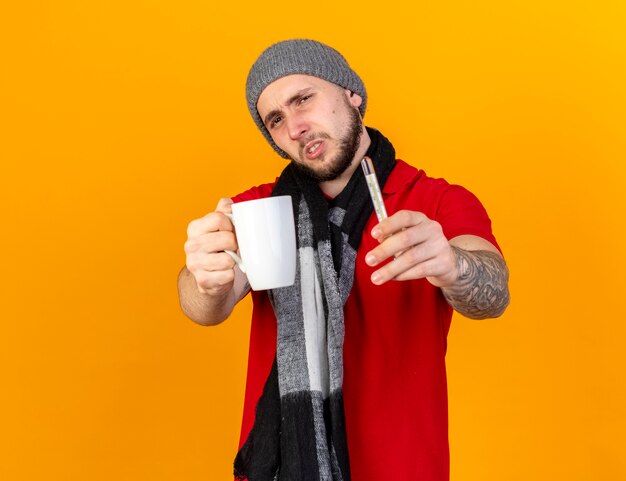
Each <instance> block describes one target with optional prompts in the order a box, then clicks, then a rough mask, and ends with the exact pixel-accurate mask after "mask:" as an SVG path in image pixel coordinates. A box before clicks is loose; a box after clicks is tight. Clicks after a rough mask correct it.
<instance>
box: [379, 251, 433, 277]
mask: <svg viewBox="0 0 626 481" xmlns="http://www.w3.org/2000/svg"><path fill="white" fill-rule="evenodd" d="M436 254H437V252H436V251H435V250H434V249H433V247H432V246H430V245H429V244H420V245H417V246H413V247H411V248H410V249H407V250H406V251H405V252H403V253H402V255H400V256H398V257H397V258H395V259H394V260H393V261H391V262H389V263H387V264H385V265H384V266H383V267H381V268H380V269H378V270H377V271H375V272H374V273H372V282H373V283H374V284H377V285H380V284H384V283H385V282H387V281H390V280H392V279H397V278H398V276H401V275H402V274H403V273H405V272H408V271H411V270H414V269H415V271H416V272H419V269H416V267H418V266H420V265H421V264H423V263H425V262H427V261H430V260H431V259H434V258H435V256H436Z"/></svg>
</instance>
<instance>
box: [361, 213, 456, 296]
mask: <svg viewBox="0 0 626 481" xmlns="http://www.w3.org/2000/svg"><path fill="white" fill-rule="evenodd" d="M371 234H372V237H374V239H376V240H378V241H379V242H380V245H379V246H378V247H376V248H375V249H372V250H371V251H370V252H368V253H367V255H366V257H365V262H366V263H367V264H368V265H370V266H372V267H373V266H377V265H379V264H381V263H382V262H384V261H385V260H386V259H389V258H390V257H394V256H395V259H393V260H392V261H391V262H389V263H387V264H386V265H384V266H383V267H381V268H380V269H378V270H376V271H375V272H374V273H373V274H372V282H373V283H374V284H377V285H380V284H384V283H385V282H387V281H390V280H396V281H406V280H410V279H422V278H424V277H425V278H426V279H427V280H428V281H429V282H430V283H431V284H433V285H435V286H437V287H446V286H449V285H452V284H453V283H454V282H455V281H456V279H457V277H458V275H459V274H458V267H457V261H456V254H455V252H454V250H453V249H452V246H451V245H450V242H449V241H448V239H446V237H445V236H444V234H443V229H442V228H441V224H439V222H436V221H434V220H431V219H429V218H428V217H426V215H424V214H422V213H421V212H414V211H410V210H401V211H399V212H396V213H395V214H394V215H392V216H391V217H388V218H387V219H383V220H382V221H381V222H380V223H379V224H378V225H376V227H374V228H373V229H372V232H371Z"/></svg>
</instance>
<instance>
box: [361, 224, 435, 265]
mask: <svg viewBox="0 0 626 481" xmlns="http://www.w3.org/2000/svg"><path fill="white" fill-rule="evenodd" d="M430 236H431V229H429V228H428V225H427V224H426V223H421V224H419V225H416V226H413V227H411V228H409V229H405V230H403V231H400V232H397V233H396V234H394V235H392V236H391V237H387V238H386V239H385V240H384V241H383V242H382V243H381V244H380V245H378V246H376V247H375V248H374V249H372V250H371V251H369V252H368V253H367V255H366V256H365V262H366V263H367V264H368V265H370V266H376V265H378V264H380V263H381V262H383V261H385V260H386V259H388V258H389V257H391V256H394V257H399V256H401V255H402V253H403V252H405V251H406V250H408V249H411V248H412V247H414V246H416V245H419V244H422V243H424V242H426V241H427V240H428V239H429V238H430Z"/></svg>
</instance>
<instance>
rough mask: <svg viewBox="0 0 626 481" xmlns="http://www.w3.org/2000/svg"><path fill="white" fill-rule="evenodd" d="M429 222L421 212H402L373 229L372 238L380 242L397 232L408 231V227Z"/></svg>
mask: <svg viewBox="0 0 626 481" xmlns="http://www.w3.org/2000/svg"><path fill="white" fill-rule="evenodd" d="M426 220H429V219H428V217H426V216H425V215H424V214H422V213H421V212H415V211H411V210H400V211H398V212H396V213H395V214H393V215H392V216H391V217H387V218H386V219H383V220H381V221H380V222H379V223H378V224H377V225H376V226H375V227H374V228H373V229H372V232H371V234H372V237H373V238H374V239H376V240H378V241H382V240H383V239H385V238H386V237H389V236H391V235H393V234H395V233H396V232H399V231H401V230H402V229H406V228H407V227H412V226H416V225H418V224H421V223H422V222H424V221H426Z"/></svg>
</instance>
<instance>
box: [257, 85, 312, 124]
mask: <svg viewBox="0 0 626 481" xmlns="http://www.w3.org/2000/svg"><path fill="white" fill-rule="evenodd" d="M312 91H313V88H312V87H306V88H303V89H301V90H298V91H297V92H296V93H295V94H293V95H292V96H291V97H289V98H288V99H287V102H285V107H289V106H290V105H291V104H293V103H294V102H296V101H297V100H298V99H300V98H302V97H304V96H305V95H306V94H307V93H309V92H312ZM281 112H282V111H281V110H280V109H274V110H272V111H271V112H270V113H268V114H267V115H266V116H265V118H264V119H263V122H264V123H265V126H266V127H267V125H268V124H269V122H270V121H271V120H272V118H274V117H275V116H276V115H278V114H280V113H281Z"/></svg>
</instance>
